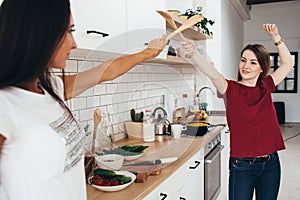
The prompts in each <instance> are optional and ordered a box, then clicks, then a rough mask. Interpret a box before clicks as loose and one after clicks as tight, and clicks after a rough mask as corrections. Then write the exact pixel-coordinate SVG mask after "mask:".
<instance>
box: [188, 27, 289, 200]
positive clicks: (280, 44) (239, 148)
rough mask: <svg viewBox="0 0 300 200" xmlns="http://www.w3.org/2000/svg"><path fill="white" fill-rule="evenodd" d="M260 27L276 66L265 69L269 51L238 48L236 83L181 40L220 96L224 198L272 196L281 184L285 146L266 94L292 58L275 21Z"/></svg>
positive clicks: (284, 73) (257, 46)
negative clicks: (226, 149) (226, 140)
mask: <svg viewBox="0 0 300 200" xmlns="http://www.w3.org/2000/svg"><path fill="white" fill-rule="evenodd" d="M262 28H263V29H264V30H265V31H266V32H267V33H268V34H269V35H270V36H271V38H272V40H273V42H274V45H275V46H276V47H277V50H278V52H279V56H280V67H279V68H278V69H276V71H274V72H273V73H271V74H269V70H270V58H269V57H270V55H269V52H268V50H267V49H266V48H265V47H264V46H262V45H260V44H254V45H251V44H250V45H247V46H246V47H245V48H244V49H243V50H242V52H241V57H240V63H239V68H238V76H237V81H234V80H228V79H225V78H224V76H223V75H222V74H221V73H220V72H218V71H217V70H216V69H215V68H214V67H213V66H212V65H211V64H210V63H208V62H206V61H205V59H204V58H203V57H202V56H201V55H200V53H199V52H198V51H197V50H196V48H195V44H194V43H193V42H192V41H185V42H183V43H182V49H183V52H184V54H185V55H183V56H186V59H187V60H188V61H189V62H191V63H193V65H194V66H195V67H196V68H197V69H199V70H201V71H202V72H203V73H204V74H206V75H207V76H208V77H209V78H210V79H211V81H212V83H213V84H214V86H215V87H216V89H217V91H218V92H219V93H220V94H221V95H223V98H224V102H225V107H226V117H227V122H228V126H229V129H230V160H229V170H230V175H229V199H230V200H252V198H253V193H254V190H255V196H256V199H257V200H276V199H277V195H278V191H279V186H280V174H281V169H280V161H279V157H278V153H277V151H280V150H283V149H285V145H284V142H283V139H282V135H281V131H280V126H279V123H278V120H277V116H276V110H275V108H274V105H273V102H272V97H271V93H272V92H274V91H275V90H276V87H275V86H276V85H278V84H279V83H280V82H281V81H283V79H284V78H285V77H286V76H287V75H288V74H289V72H290V71H291V70H292V68H293V65H294V62H293V59H292V56H291V54H290V52H289V50H288V48H287V46H286V45H285V43H284V41H283V39H282V38H281V37H280V35H279V32H278V29H277V26H276V25H275V24H264V25H263V26H262Z"/></svg>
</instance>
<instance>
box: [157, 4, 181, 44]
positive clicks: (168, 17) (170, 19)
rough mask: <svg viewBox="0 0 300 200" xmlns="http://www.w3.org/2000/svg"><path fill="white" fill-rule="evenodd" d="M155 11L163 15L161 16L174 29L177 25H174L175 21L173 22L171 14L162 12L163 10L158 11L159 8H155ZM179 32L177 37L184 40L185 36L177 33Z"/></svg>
mask: <svg viewBox="0 0 300 200" xmlns="http://www.w3.org/2000/svg"><path fill="white" fill-rule="evenodd" d="M156 12H158V13H159V14H160V15H161V16H163V18H165V19H166V21H167V22H168V24H170V25H171V27H172V28H173V29H174V30H176V29H177V28H178V27H177V25H176V23H175V22H174V20H173V18H172V16H171V15H170V14H169V13H167V12H164V11H160V10H157V11H156ZM178 34H179V37H180V38H181V39H182V40H185V37H184V36H183V35H182V33H181V32H180V33H178Z"/></svg>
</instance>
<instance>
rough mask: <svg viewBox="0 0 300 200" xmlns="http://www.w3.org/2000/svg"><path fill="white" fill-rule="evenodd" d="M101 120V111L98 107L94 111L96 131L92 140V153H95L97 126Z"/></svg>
mask: <svg viewBox="0 0 300 200" xmlns="http://www.w3.org/2000/svg"><path fill="white" fill-rule="evenodd" d="M100 122H101V112H100V109H99V108H96V109H95V111H94V132H93V141H92V155H94V154H95V140H96V135H97V127H98V125H99V124H100Z"/></svg>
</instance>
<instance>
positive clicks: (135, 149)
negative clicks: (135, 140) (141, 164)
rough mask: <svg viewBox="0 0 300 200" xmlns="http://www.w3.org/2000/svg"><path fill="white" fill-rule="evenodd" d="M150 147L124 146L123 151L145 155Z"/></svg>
mask: <svg viewBox="0 0 300 200" xmlns="http://www.w3.org/2000/svg"><path fill="white" fill-rule="evenodd" d="M148 147H149V146H143V145H134V146H129V145H125V146H122V147H121V149H123V150H125V151H129V152H134V153H143V152H144V150H145V149H147V148H148Z"/></svg>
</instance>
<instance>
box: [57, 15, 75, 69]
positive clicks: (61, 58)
mask: <svg viewBox="0 0 300 200" xmlns="http://www.w3.org/2000/svg"><path fill="white" fill-rule="evenodd" d="M73 31H74V23H73V18H72V16H70V23H69V27H68V29H67V31H66V33H65V35H64V37H63V38H62V40H61V42H60V44H59V45H58V47H57V50H56V52H55V55H54V58H53V61H52V63H51V67H53V68H58V69H64V68H65V67H66V61H67V59H68V58H69V55H70V51H71V50H72V49H75V48H77V44H76V42H75V39H74V37H73Z"/></svg>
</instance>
